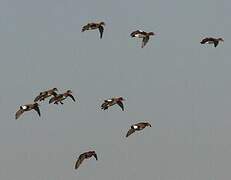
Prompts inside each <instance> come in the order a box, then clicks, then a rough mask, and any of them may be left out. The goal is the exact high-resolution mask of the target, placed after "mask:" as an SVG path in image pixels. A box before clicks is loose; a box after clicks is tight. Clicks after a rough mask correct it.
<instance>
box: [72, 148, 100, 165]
mask: <svg viewBox="0 0 231 180" xmlns="http://www.w3.org/2000/svg"><path fill="white" fill-rule="evenodd" d="M92 156H94V157H95V159H96V160H98V157H97V154H96V153H95V151H88V152H84V153H82V154H80V155H79V158H78V160H77V161H76V163H75V169H78V167H79V166H80V164H82V162H83V160H84V159H89V158H91V157H92Z"/></svg>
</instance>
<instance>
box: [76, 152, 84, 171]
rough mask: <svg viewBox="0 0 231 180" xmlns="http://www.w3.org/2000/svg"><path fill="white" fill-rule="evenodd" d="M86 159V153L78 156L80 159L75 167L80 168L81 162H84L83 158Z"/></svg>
mask: <svg viewBox="0 0 231 180" xmlns="http://www.w3.org/2000/svg"><path fill="white" fill-rule="evenodd" d="M84 159H85V157H84V155H83V154H81V155H80V156H79V158H78V160H77V161H76V163H75V169H78V167H79V166H80V164H82V162H83V160H84Z"/></svg>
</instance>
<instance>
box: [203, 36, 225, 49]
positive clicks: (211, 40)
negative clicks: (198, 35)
mask: <svg viewBox="0 0 231 180" xmlns="http://www.w3.org/2000/svg"><path fill="white" fill-rule="evenodd" d="M219 42H224V39H223V38H213V37H206V38H204V39H202V41H201V42H200V43H201V44H213V45H214V47H217V45H218V44H219Z"/></svg>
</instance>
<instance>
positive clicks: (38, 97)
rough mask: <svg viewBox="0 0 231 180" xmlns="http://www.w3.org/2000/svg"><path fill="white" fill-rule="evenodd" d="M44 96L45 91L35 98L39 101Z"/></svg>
mask: <svg viewBox="0 0 231 180" xmlns="http://www.w3.org/2000/svg"><path fill="white" fill-rule="evenodd" d="M43 96H44V94H43V93H40V94H39V95H38V96H37V97H36V98H35V99H34V102H38V101H39V100H40V99H41V98H42V97H43Z"/></svg>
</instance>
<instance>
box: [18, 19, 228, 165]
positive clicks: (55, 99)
mask: <svg viewBox="0 0 231 180" xmlns="http://www.w3.org/2000/svg"><path fill="white" fill-rule="evenodd" d="M105 25H106V24H105V23H104V22H99V23H95V22H92V23H88V24H86V25H84V26H83V27H82V32H84V31H88V30H95V29H98V30H99V33H100V39H102V37H103V32H104V26H105ZM154 35H155V33H154V32H145V31H141V30H136V31H133V32H132V33H131V34H130V36H131V37H137V38H142V44H141V48H144V46H145V45H146V44H147V42H148V41H149V38H150V36H154ZM219 42H224V40H223V38H213V37H206V38H204V39H202V40H201V42H200V43H201V44H213V45H214V47H217V45H218V44H219ZM57 92H58V89H57V88H53V89H49V90H46V91H43V92H40V93H39V95H38V96H36V97H35V99H34V102H33V103H31V104H25V105H21V106H20V107H19V110H18V111H17V112H16V114H15V119H18V118H19V117H20V116H21V115H22V114H23V113H24V112H27V111H31V110H34V111H36V112H37V114H38V115H39V116H41V113H40V109H39V104H38V102H41V101H44V100H45V99H47V98H50V99H49V104H52V103H53V104H56V105H58V104H62V105H63V104H64V103H63V101H64V100H65V99H66V98H67V97H70V98H71V99H72V100H73V101H74V102H75V101H76V100H75V98H74V96H73V95H72V91H71V90H67V91H66V92H64V93H60V94H58V93H57ZM123 101H125V99H124V98H123V97H112V98H110V99H106V100H104V102H103V103H102V105H101V109H102V110H107V109H108V108H109V107H111V106H114V105H118V106H119V107H120V108H121V109H122V111H124V104H123ZM146 127H152V126H151V124H150V123H149V122H139V123H137V124H133V125H131V127H130V129H129V130H128V132H127V134H126V137H128V136H130V135H131V134H133V133H135V132H136V131H141V130H143V129H144V128H146ZM92 156H93V157H94V158H95V159H96V160H98V157H97V154H96V152H95V151H87V152H84V153H82V154H80V155H79V157H78V159H77V161H76V163H75V169H78V168H79V166H80V165H81V164H82V162H83V161H84V160H85V159H89V158H91V157H92Z"/></svg>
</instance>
